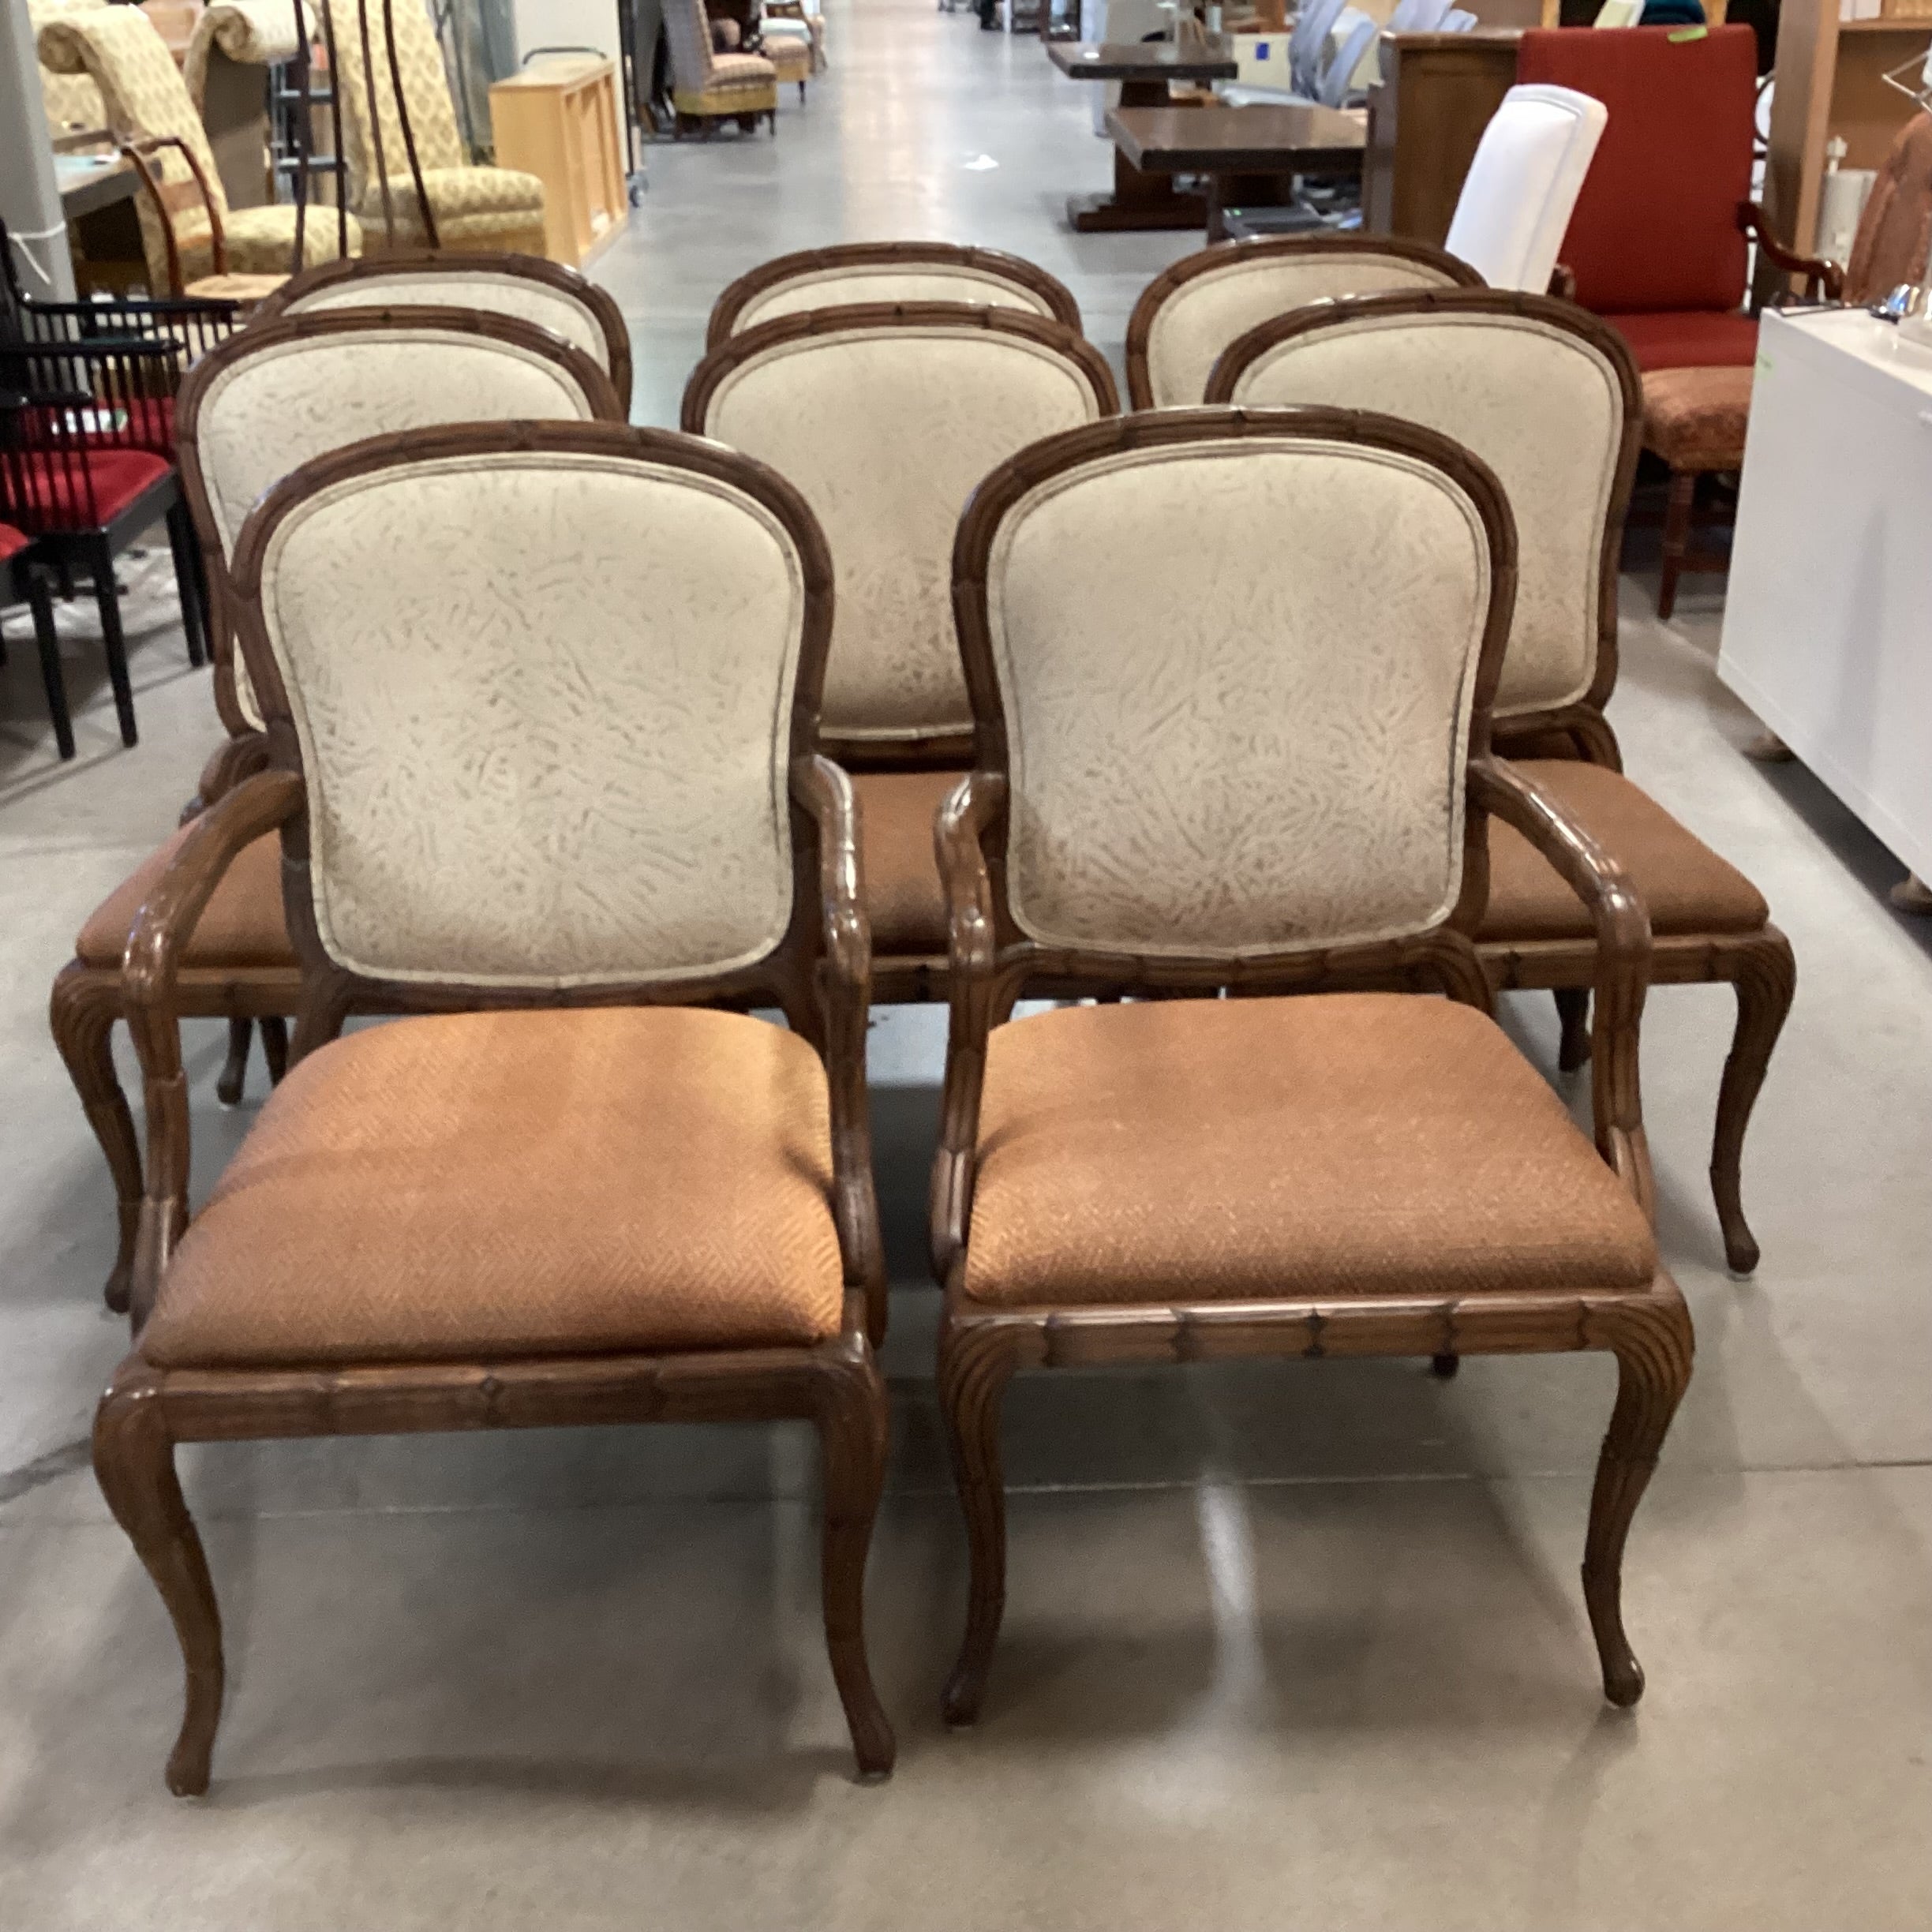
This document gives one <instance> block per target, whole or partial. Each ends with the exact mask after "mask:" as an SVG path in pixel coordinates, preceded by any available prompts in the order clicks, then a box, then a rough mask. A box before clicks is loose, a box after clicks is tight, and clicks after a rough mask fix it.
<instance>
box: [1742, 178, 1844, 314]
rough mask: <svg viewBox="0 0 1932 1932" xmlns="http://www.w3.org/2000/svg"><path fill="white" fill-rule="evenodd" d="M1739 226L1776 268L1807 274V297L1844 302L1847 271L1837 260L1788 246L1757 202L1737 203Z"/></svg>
mask: <svg viewBox="0 0 1932 1932" xmlns="http://www.w3.org/2000/svg"><path fill="white" fill-rule="evenodd" d="M1738 226H1739V227H1740V228H1742V229H1743V230H1744V232H1745V234H1747V235H1749V236H1750V238H1751V239H1752V240H1753V241H1755V242H1756V243H1757V244H1758V247H1759V249H1762V251H1763V253H1765V255H1767V256H1769V257H1770V260H1771V262H1772V264H1773V266H1774V267H1776V268H1782V269H1783V270H1784V272H1785V273H1786V274H1787V275H1803V277H1804V279H1805V295H1806V298H1807V300H1809V301H1818V299H1819V298H1821V297H1822V298H1823V299H1824V300H1825V301H1844V270H1843V269H1841V268H1840V267H1839V266H1838V264H1837V263H1836V262H1828V261H1822V260H1819V258H1818V256H1815V255H1799V254H1797V253H1795V252H1794V251H1793V250H1792V249H1788V248H1787V247H1785V245H1784V243H1783V242H1781V241H1779V240H1778V238H1777V236H1776V235H1774V234H1773V233H1772V232H1771V218H1770V217H1769V215H1766V214H1765V212H1764V210H1763V209H1762V208H1760V207H1759V206H1758V204H1757V203H1756V202H1755V201H1743V202H1740V203H1739V204H1738Z"/></svg>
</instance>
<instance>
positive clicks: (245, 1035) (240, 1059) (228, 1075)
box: [215, 1019, 255, 1106]
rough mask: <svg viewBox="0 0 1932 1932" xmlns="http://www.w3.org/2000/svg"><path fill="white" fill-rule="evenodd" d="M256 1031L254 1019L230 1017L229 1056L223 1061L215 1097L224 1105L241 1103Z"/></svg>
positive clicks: (216, 1077)
mask: <svg viewBox="0 0 1932 1932" xmlns="http://www.w3.org/2000/svg"><path fill="white" fill-rule="evenodd" d="M254 1032H255V1022H254V1021H253V1020H239V1019H230V1020H229V1022H228V1058H227V1059H226V1060H224V1061H223V1062H222V1070H221V1072H220V1073H219V1074H217V1075H216V1076H215V1099H217V1100H219V1102H220V1103H222V1105H223V1106H240V1105H241V1090H242V1088H243V1086H244V1084H245V1082H246V1081H247V1079H248V1063H249V1040H250V1039H253V1037H254Z"/></svg>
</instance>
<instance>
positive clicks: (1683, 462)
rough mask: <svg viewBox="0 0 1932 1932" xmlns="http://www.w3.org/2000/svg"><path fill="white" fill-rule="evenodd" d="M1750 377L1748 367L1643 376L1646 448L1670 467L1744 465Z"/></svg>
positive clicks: (1666, 371)
mask: <svg viewBox="0 0 1932 1932" xmlns="http://www.w3.org/2000/svg"><path fill="white" fill-rule="evenodd" d="M1751 375H1752V372H1751V371H1750V369H1657V370H1655V371H1653V373H1650V374H1649V375H1647V376H1645V377H1644V379H1643V414H1644V447H1645V448H1646V449H1649V450H1654V451H1656V452H1657V455H1660V456H1661V457H1662V458H1663V459H1664V461H1665V462H1667V463H1668V464H1669V465H1670V466H1671V467H1672V469H1673V470H1700V471H1701V470H1736V469H1740V468H1742V467H1743V462H1744V432H1745V430H1746V429H1747V426H1748V425H1749V424H1750V400H1751Z"/></svg>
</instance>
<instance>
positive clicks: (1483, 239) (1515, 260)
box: [1443, 83, 1610, 294]
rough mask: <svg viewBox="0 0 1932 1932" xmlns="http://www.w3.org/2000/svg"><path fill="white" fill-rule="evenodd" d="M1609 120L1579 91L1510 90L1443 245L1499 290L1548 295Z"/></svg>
mask: <svg viewBox="0 0 1932 1932" xmlns="http://www.w3.org/2000/svg"><path fill="white" fill-rule="evenodd" d="M1609 118H1610V110H1609V109H1608V108H1607V107H1604V104H1603V103H1602V102H1601V101H1600V100H1594V99H1592V98H1591V97H1590V96H1589V95H1587V94H1579V93H1578V92H1577V91H1576V90H1575V89H1574V88H1564V87H1553V86H1550V85H1547V84H1543V83H1537V84H1533V85H1526V86H1522V87H1513V88H1511V89H1510V91H1509V92H1507V94H1505V95H1503V104H1502V105H1501V107H1499V108H1497V110H1496V112H1495V113H1494V114H1492V116H1491V117H1490V119H1489V125H1488V126H1487V127H1485V129H1483V133H1482V139H1481V141H1479V142H1478V143H1477V148H1476V157H1475V159H1473V161H1472V162H1470V170H1469V173H1468V174H1467V176H1466V177H1465V178H1464V180H1463V183H1462V193H1461V195H1460V196H1459V197H1458V198H1457V200H1456V208H1455V215H1454V217H1453V218H1452V219H1451V222H1450V223H1449V233H1448V236H1447V239H1446V240H1445V241H1443V247H1444V248H1445V249H1447V250H1448V252H1449V253H1451V255H1453V256H1455V257H1456V258H1457V259H1458V260H1460V261H1466V262H1467V263H1468V264H1469V265H1470V267H1471V268H1473V269H1474V270H1475V271H1477V274H1479V275H1481V277H1482V279H1484V281H1485V282H1486V283H1488V285H1489V286H1490V287H1492V288H1500V289H1527V290H1530V291H1531V292H1532V293H1533V294H1541V293H1542V292H1543V290H1545V289H1547V288H1548V286H1549V285H1550V277H1551V275H1552V274H1553V273H1554V271H1555V270H1556V258H1557V255H1558V252H1559V250H1560V249H1562V247H1563V236H1564V234H1565V233H1566V231H1567V230H1568V228H1569V226H1570V216H1571V212H1572V211H1573V210H1574V208H1575V207H1576V204H1577V197H1578V195H1579V194H1581V193H1582V191H1583V182H1584V178H1585V177H1586V175H1587V174H1589V165H1590V160H1591V158H1592V157H1593V155H1595V153H1596V152H1597V142H1598V141H1599V140H1601V139H1602V137H1603V131H1604V126H1605V125H1606V124H1607V123H1608V121H1609Z"/></svg>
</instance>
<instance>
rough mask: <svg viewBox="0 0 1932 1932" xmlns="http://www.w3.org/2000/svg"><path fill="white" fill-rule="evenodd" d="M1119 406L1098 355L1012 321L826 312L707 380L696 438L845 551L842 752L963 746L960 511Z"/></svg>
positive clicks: (834, 688)
mask: <svg viewBox="0 0 1932 1932" xmlns="http://www.w3.org/2000/svg"><path fill="white" fill-rule="evenodd" d="M1117 407H1118V399H1117V397H1116V395H1115V392H1114V383H1113V378H1112V376H1110V374H1109V373H1108V370H1107V367H1106V361H1105V360H1104V358H1103V357H1102V356H1101V355H1100V354H1099V350H1096V349H1095V348H1094V347H1093V346H1092V345H1091V343H1087V342H1085V341H1084V340H1083V339H1081V338H1080V337H1079V336H1076V335H1074V334H1073V332H1072V331H1070V330H1069V329H1065V328H1061V326H1060V325H1059V324H1057V323H1053V322H1048V321H1045V320H1042V319H1041V318H1040V317H1039V316H1030V315H1025V314H1022V313H1019V312H1017V311H1015V310H1013V309H983V308H979V309H969V308H964V307H960V306H956V305H951V304H947V303H930V304H914V305H903V306H900V307H896V308H886V307H878V308H855V309H819V310H817V311H815V312H814V313H810V314H806V315H797V316H784V317H781V318H780V319H779V320H777V321H774V322H769V323H766V324H763V325H762V327H760V328H756V329H753V330H751V331H747V333H745V334H743V335H735V336H733V337H732V339H731V340H730V341H729V342H728V343H725V345H724V346H722V347H721V348H718V349H715V350H713V351H712V352H711V354H709V355H708V356H706V358H705V359H704V361H702V362H701V363H700V364H699V365H698V369H697V370H696V371H695V373H694V374H693V376H692V377H691V384H690V386H689V387H688V388H687V389H686V391H685V393H684V417H683V423H684V427H685V428H686V429H687V430H691V431H692V432H695V433H698V434H701V435H704V436H715V437H716V438H717V440H719V441H721V442H723V443H728V444H730V445H731V446H732V447H733V448H734V449H741V450H743V451H745V452H746V453H747V455H753V456H756V457H757V458H758V459H760V461H762V462H767V463H769V464H770V465H771V466H772V467H773V469H774V470H777V471H778V473H779V474H781V476H784V477H788V478H789V479H790V480H791V481H792V482H793V483H795V484H796V485H798V487H799V490H800V491H801V492H803V496H804V498H805V500H806V501H807V503H808V504H811V507H812V511H813V514H814V515H815V516H816V517H817V518H818V521H819V523H820V524H821V526H822V527H823V529H824V530H825V533H826V541H828V542H829V544H830V545H831V548H832V562H833V573H834V578H835V581H836V582H837V600H836V604H835V608H834V616H833V636H832V652H831V657H830V661H829V664H828V665H827V667H826V694H825V714H824V730H825V732H826V738H827V739H828V741H829V742H831V743H837V745H838V746H839V747H840V748H841V751H844V753H845V754H847V755H853V756H862V755H866V754H879V755H896V756H900V757H903V756H904V755H906V754H908V753H914V752H920V751H930V750H932V749H933V748H934V746H935V745H936V744H938V745H945V744H951V745H957V743H960V741H961V740H963V739H964V737H965V736H967V735H968V732H970V729H971V725H972V713H971V710H970V709H969V707H968V703H967V698H966V687H965V683H964V677H963V676H962V674H961V672H960V661H959V646H958V643H957V638H956V636H955V634H954V631H953V604H952V560H953V535H954V532H955V530H956V529H957V526H958V522H959V517H960V511H961V510H962V509H963V508H964V507H965V504H966V500H967V499H968V497H969V496H972V492H973V491H974V489H975V488H976V487H977V486H978V485H979V481H980V479H981V478H982V477H984V476H985V475H986V474H987V471H988V470H991V469H993V468H994V466H996V465H997V464H998V463H1001V462H1005V459H1007V458H1008V457H1009V456H1011V455H1013V454H1014V453H1015V452H1016V451H1019V450H1021V449H1024V447H1026V446H1027V444H1029V443H1032V442H1035V441H1037V440H1039V438H1040V437H1042V436H1050V435H1052V434H1054V432H1056V431H1058V430H1061V429H1070V428H1073V427H1074V426H1075V425H1079V424H1081V423H1090V422H1092V421H1095V420H1097V419H1098V418H1099V417H1103V416H1107V415H1111V414H1114V411H1115V410H1116V408H1117Z"/></svg>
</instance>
